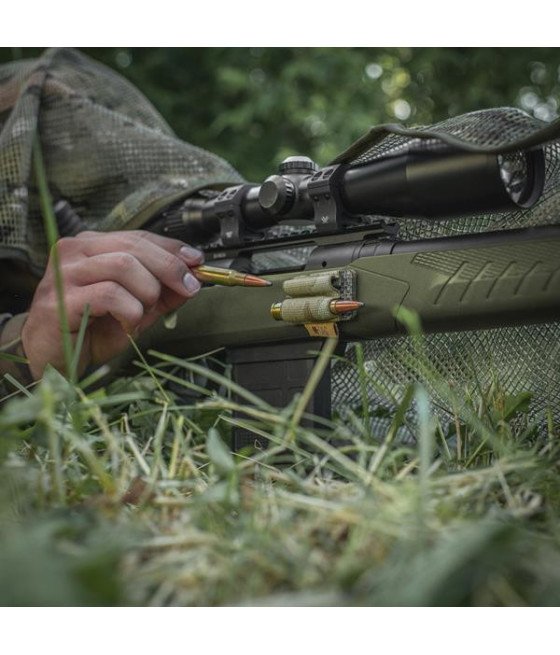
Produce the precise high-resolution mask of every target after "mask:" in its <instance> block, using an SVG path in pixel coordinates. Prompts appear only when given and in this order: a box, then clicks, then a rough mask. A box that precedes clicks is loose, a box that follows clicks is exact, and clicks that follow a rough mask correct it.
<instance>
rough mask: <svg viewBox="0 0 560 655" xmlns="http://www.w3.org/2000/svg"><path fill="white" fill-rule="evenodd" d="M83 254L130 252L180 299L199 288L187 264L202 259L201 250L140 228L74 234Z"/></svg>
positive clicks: (192, 264)
mask: <svg viewBox="0 0 560 655" xmlns="http://www.w3.org/2000/svg"><path fill="white" fill-rule="evenodd" d="M75 238H77V239H80V244H79V247H80V249H81V251H82V253H83V254H84V255H86V256H87V257H95V256H97V255H102V254H107V253H115V252H122V253H128V254H129V255H133V256H134V257H135V258H136V259H137V260H138V261H139V262H140V263H141V264H142V265H143V266H144V267H145V268H146V269H148V271H149V272H150V273H151V274H152V275H153V276H154V277H155V278H156V279H157V280H158V281H159V282H160V283H161V284H163V285H165V286H167V287H169V288H170V289H172V290H173V291H175V292H176V293H178V294H179V295H181V296H183V297H184V298H191V297H192V296H194V295H195V294H196V293H197V292H198V291H199V289H200V286H201V285H200V282H199V281H198V280H197V279H196V278H195V277H194V276H193V275H192V273H191V271H190V268H189V265H190V266H195V265H198V264H200V263H201V262H202V261H203V255H202V253H200V254H199V251H196V250H195V249H193V248H190V247H189V246H185V244H184V243H182V242H181V241H177V240H176V239H168V238H167V237H162V236H159V235H156V234H151V233H149V232H141V231H131V232H113V233H102V234H99V233H93V232H85V233H82V234H81V235H79V237H75Z"/></svg>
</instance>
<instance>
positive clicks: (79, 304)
mask: <svg viewBox="0 0 560 655" xmlns="http://www.w3.org/2000/svg"><path fill="white" fill-rule="evenodd" d="M86 305H89V307H90V315H91V316H92V317H101V316H107V315H110V316H112V317H113V318H114V319H115V320H116V321H117V322H118V323H120V325H121V326H122V328H123V330H124V331H125V332H127V333H132V332H134V330H135V329H136V328H137V327H138V326H139V325H140V323H141V322H142V319H143V318H144V306H143V305H142V303H141V302H140V300H138V298H135V297H134V296H133V295H132V294H131V293H130V292H129V291H127V290H126V289H125V288H124V287H122V286H120V284H118V283H117V282H112V281H105V282H98V283H96V284H90V285H88V286H85V287H75V288H74V289H73V292H72V293H71V294H70V295H69V297H68V298H67V299H66V308H67V311H68V321H69V323H70V330H71V331H76V330H77V329H78V328H79V326H80V322H81V319H82V314H83V312H84V307H85V306H86Z"/></svg>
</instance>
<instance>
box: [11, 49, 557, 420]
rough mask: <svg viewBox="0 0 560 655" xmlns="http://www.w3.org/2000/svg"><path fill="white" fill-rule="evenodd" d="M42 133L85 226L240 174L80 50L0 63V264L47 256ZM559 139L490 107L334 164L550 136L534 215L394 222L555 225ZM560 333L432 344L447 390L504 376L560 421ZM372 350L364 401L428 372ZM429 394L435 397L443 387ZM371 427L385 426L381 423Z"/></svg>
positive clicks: (432, 227)
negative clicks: (409, 146)
mask: <svg viewBox="0 0 560 655" xmlns="http://www.w3.org/2000/svg"><path fill="white" fill-rule="evenodd" d="M36 135H38V136H39V138H40V143H41V146H42V150H43V154H44V158H45V163H46V167H47V173H48V179H49V185H50V188H51V192H52V194H53V197H54V199H55V200H57V199H59V198H64V199H65V200H67V201H69V202H70V204H71V205H72V206H73V208H74V209H75V210H76V211H77V212H78V213H79V214H80V216H81V217H82V219H83V220H84V221H85V222H86V223H87V224H88V225H89V226H90V228H91V229H98V230H113V229H122V228H132V227H138V226H141V225H143V223H144V222H145V221H146V220H147V219H148V218H150V217H151V216H153V215H154V214H155V213H157V212H158V211H159V210H160V209H161V208H162V207H163V206H165V205H167V204H169V203H170V202H172V201H174V200H176V199H179V198H181V197H186V196H188V195H189V194H191V193H193V192H194V191H196V190H198V189H200V188H203V187H207V188H208V187H212V188H216V189H219V188H223V187H225V186H228V185H231V184H233V183H238V182H239V181H240V180H241V178H240V176H239V175H238V173H237V172H236V171H235V170H234V169H233V168H232V167H231V166H229V164H227V162H225V161H223V160H222V159H220V158H218V157H216V156H214V155H212V154H210V153H208V152H205V151H204V150H202V149H200V148H196V147H195V146H192V145H189V144H187V143H184V142H182V141H180V140H179V139H177V138H176V137H175V136H174V134H173V132H172V131H171V129H170V128H169V127H168V125H167V124H166V123H165V121H164V120H163V119H162V118H161V116H160V115H159V114H158V113H157V111H156V110H155V109H154V108H153V107H152V105H151V104H150V103H149V102H148V101H147V100H146V99H145V98H144V97H143V96H142V95H141V94H140V93H139V92H138V91H137V90H136V89H135V88H134V87H132V86H131V85H130V84H129V83H128V82H126V81H125V80H124V79H123V78H121V77H120V76H119V75H117V74H116V73H114V72H113V71H111V70H110V69H108V68H106V67H104V66H102V65H100V64H98V63H96V62H93V61H91V60H90V59H88V58H87V57H85V56H84V55H82V54H81V53H79V52H76V51H74V50H68V49H63V50H59V49H52V50H48V51H47V52H46V53H45V54H44V55H43V56H42V57H41V58H40V59H38V60H34V61H23V62H15V63H12V64H9V65H5V66H3V67H0V258H12V259H19V260H23V261H25V262H27V263H29V264H30V265H31V266H32V267H33V268H34V269H35V270H37V271H40V270H41V267H42V266H43V265H44V263H45V259H46V246H45V243H46V241H45V236H44V231H43V227H42V219H41V216H40V212H39V206H38V200H37V195H36V189H35V185H34V183H33V174H32V148H33V142H34V139H35V136H36ZM559 137H560V124H558V123H556V124H546V123H543V122H541V121H538V120H536V119H533V118H531V117H530V116H528V115H527V114H525V113H523V112H521V111H518V110H515V109H496V110H486V111H480V112H474V113H471V114H468V115H464V116H459V117H456V118H453V119H450V120H447V121H444V122H442V123H439V124H437V125H434V126H431V127H427V128H417V129H415V130H406V129H405V128H402V127H401V126H398V125H390V126H380V127H377V128H373V129H372V130H371V131H370V132H369V133H368V134H366V135H365V136H364V137H363V138H362V139H360V140H359V141H358V142H357V143H355V144H354V145H353V146H351V147H350V148H349V149H348V150H347V151H346V152H345V153H343V154H342V155H341V156H340V157H339V158H338V159H337V161H343V162H352V163H357V162H367V161H371V160H373V159H375V158H378V157H381V156H383V155H384V154H386V153H387V152H389V151H390V150H393V149H394V148H397V147H399V146H401V145H403V144H405V143H406V142H408V141H409V140H411V139H413V138H430V139H438V140H440V141H445V142H448V143H451V144H454V145H458V146H460V147H463V148H467V149H471V150H486V151H492V152H507V151H515V150H517V149H519V148H522V147H530V146H531V145H535V144H537V143H546V146H545V152H546V185H545V190H544V193H543V196H542V198H541V199H540V200H539V202H538V203H537V204H536V205H535V206H534V207H533V208H532V209H530V210H523V211H522V210H519V211H513V212H504V213H496V214H491V215H485V216H477V217H470V218H464V219H450V220H440V221H437V222H432V221H425V220H412V219H405V220H402V221H400V236H401V237H402V238H404V239H416V238H430V237H438V236H447V235H455V234H464V233H476V232H485V231H489V230H500V229H503V230H507V229H512V228H519V227H525V226H530V225H545V224H552V223H558V222H560V220H559V216H560V212H559V211H558V210H559V209H560V194H559V191H560V141H559ZM559 336H560V326H559V325H558V324H547V325H537V326H525V327H507V328H501V329H493V330H485V331H476V332H468V333H454V334H433V335H428V336H427V337H426V342H427V343H426V347H427V351H428V354H429V356H430V357H431V359H432V361H433V362H434V364H435V365H436V367H437V368H438V370H439V371H440V372H441V373H442V374H443V376H444V377H445V378H446V379H447V380H449V381H450V382H451V383H452V384H455V385H456V386H458V387H463V386H465V385H466V386H470V387H474V386H475V385H477V384H478V385H480V386H481V387H483V388H485V387H487V386H488V385H490V383H491V382H492V379H493V377H494V376H495V375H496V376H497V377H498V378H499V379H500V380H501V382H502V384H503V385H504V387H505V391H506V392H507V393H511V394H514V393H518V392H521V391H525V390H531V391H533V392H534V394H535V398H534V403H533V410H534V412H535V413H536V414H540V415H542V414H543V413H544V411H545V410H546V408H547V407H550V408H551V409H552V411H553V413H554V415H555V416H556V418H557V419H558V420H560V340H559ZM364 348H365V354H366V359H367V360H368V363H367V366H368V369H369V371H370V373H371V375H372V379H373V380H374V382H375V383H374V384H372V385H371V388H370V389H369V393H370V401H371V403H372V405H373V406H375V407H378V408H379V407H381V408H383V407H388V408H389V407H390V406H391V403H392V401H391V400H390V398H391V397H393V398H395V399H397V400H398V399H399V398H400V397H402V394H403V392H404V389H405V387H406V386H407V385H408V384H409V383H410V382H411V381H413V380H416V379H419V377H420V376H419V373H418V371H417V370H416V368H415V367H414V363H413V362H414V353H413V349H412V346H411V343H410V340H409V339H408V338H406V337H394V338H386V339H378V340H375V341H371V342H367V343H365V344H364ZM352 353H353V348H352V347H350V348H349V353H348V354H349V356H350V357H352ZM334 380H335V385H334V396H333V400H334V403H335V406H336V407H337V408H338V409H339V410H343V409H344V408H346V407H352V406H356V407H359V405H360V402H361V401H360V393H359V391H358V389H359V385H358V382H357V376H356V373H355V368H353V367H352V365H344V364H336V365H335V367H334ZM382 389H384V390H385V391H380V390H382ZM434 395H435V397H436V402H439V401H438V398H437V393H436V392H435V390H434ZM439 400H441V399H439ZM441 402H442V404H443V401H441ZM443 418H445V417H443ZM375 427H376V428H379V429H380V430H381V429H383V427H384V423H383V420H382V419H378V420H377V421H376V424H375Z"/></svg>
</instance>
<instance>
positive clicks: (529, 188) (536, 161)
mask: <svg viewBox="0 0 560 655" xmlns="http://www.w3.org/2000/svg"><path fill="white" fill-rule="evenodd" d="M498 168H499V171H500V177H501V179H502V182H503V184H504V187H505V189H506V191H507V193H508V195H509V197H510V198H511V199H512V200H513V202H515V203H516V204H517V205H519V206H520V207H531V206H532V205H534V203H535V202H536V201H537V200H538V198H539V197H540V195H541V193H542V190H543V187H544V154H543V152H542V150H539V151H532V152H531V151H529V152H513V153H508V154H505V155H498Z"/></svg>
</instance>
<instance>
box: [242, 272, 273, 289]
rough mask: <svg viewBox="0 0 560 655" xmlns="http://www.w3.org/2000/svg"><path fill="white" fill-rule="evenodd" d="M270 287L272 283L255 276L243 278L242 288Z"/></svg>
mask: <svg viewBox="0 0 560 655" xmlns="http://www.w3.org/2000/svg"><path fill="white" fill-rule="evenodd" d="M271 285H272V282H271V281H270V280H265V279H264V278H262V277H257V276H256V275H245V276H244V278H243V286H244V287H270V286H271Z"/></svg>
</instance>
